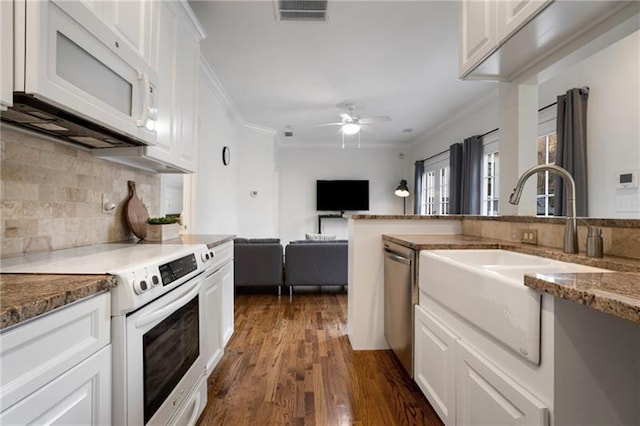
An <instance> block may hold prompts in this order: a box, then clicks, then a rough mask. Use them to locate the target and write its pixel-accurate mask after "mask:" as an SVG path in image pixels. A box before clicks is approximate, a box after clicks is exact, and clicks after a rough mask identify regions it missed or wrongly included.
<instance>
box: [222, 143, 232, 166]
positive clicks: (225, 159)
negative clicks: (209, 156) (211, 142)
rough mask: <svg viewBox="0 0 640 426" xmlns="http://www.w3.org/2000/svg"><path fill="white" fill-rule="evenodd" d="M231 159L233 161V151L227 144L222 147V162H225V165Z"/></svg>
mask: <svg viewBox="0 0 640 426" xmlns="http://www.w3.org/2000/svg"><path fill="white" fill-rule="evenodd" d="M230 161H231V151H230V150H229V147H228V146H225V147H224V148H222V164H224V165H225V166H228V165H229V162H230Z"/></svg>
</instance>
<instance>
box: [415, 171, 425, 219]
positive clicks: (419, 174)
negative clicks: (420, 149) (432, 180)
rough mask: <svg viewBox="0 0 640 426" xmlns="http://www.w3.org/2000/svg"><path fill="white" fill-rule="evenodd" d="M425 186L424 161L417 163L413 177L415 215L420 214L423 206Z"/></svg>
mask: <svg viewBox="0 0 640 426" xmlns="http://www.w3.org/2000/svg"><path fill="white" fill-rule="evenodd" d="M423 186H424V161H416V166H415V174H414V176H413V213H414V214H420V213H421V212H420V209H421V206H422V202H423V200H422V188H423Z"/></svg>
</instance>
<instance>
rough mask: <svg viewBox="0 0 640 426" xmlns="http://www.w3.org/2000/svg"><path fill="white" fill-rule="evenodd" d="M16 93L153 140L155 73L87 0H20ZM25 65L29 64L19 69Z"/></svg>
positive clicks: (126, 132)
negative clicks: (20, 45) (97, 13)
mask: <svg viewBox="0 0 640 426" xmlns="http://www.w3.org/2000/svg"><path fill="white" fill-rule="evenodd" d="M16 10H17V11H20V13H24V16H23V17H22V19H18V20H17V21H16V40H17V44H22V45H23V48H20V49H16V58H15V63H16V73H15V75H16V76H17V78H16V81H15V83H14V90H15V91H17V92H24V93H26V94H30V95H33V96H34V97H36V98H38V99H40V100H42V101H44V102H47V103H51V104H53V105H55V106H57V107H59V108H62V109H64V110H67V111H69V112H72V113H74V114H76V115H79V116H81V117H83V118H86V119H88V120H90V121H92V122H96V123H98V124H101V125H103V126H105V127H107V128H110V129H113V130H116V131H119V132H122V133H125V134H128V135H130V136H133V137H134V138H136V139H138V140H140V141H142V142H144V143H146V144H148V145H154V144H155V143H156V131H155V129H154V127H155V121H154V120H155V111H156V105H155V103H156V95H155V92H156V90H157V84H156V83H157V81H158V78H157V73H155V71H153V70H152V69H151V67H149V66H148V65H147V64H146V63H145V62H144V60H143V59H142V58H141V57H140V55H139V54H137V52H136V51H135V50H134V49H133V48H131V47H129V46H128V45H127V43H126V42H125V41H123V40H120V39H119V38H118V36H116V35H115V33H113V31H111V29H110V28H109V27H108V26H107V25H106V24H105V23H103V22H102V21H101V20H100V19H98V17H97V16H95V15H94V14H93V13H92V12H91V11H90V10H89V9H88V8H87V7H86V6H85V5H84V4H83V2H69V1H26V2H24V1H20V2H17V3H16ZM20 66H24V69H19V68H20Z"/></svg>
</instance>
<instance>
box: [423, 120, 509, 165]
mask: <svg viewBox="0 0 640 426" xmlns="http://www.w3.org/2000/svg"><path fill="white" fill-rule="evenodd" d="M498 130H499V129H498V128H497V127H496V128H495V129H493V130H489V131H488V132H486V133H483V134H481V135H478V137H479V138H483V137H485V136H487V135H489V134H491V133H493V132H497V131H498ZM447 152H449V148H447V149H445V150H444V151H440V152H438V153H437V154H433V155H432V156H431V157H427V158H425V159H424V160H418V161H429V160H431V159H432V158H435V157H437V156H438V155H442V154H445V153H447Z"/></svg>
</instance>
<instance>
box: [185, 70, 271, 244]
mask: <svg viewBox="0 0 640 426" xmlns="http://www.w3.org/2000/svg"><path fill="white" fill-rule="evenodd" d="M201 61H202V64H201V67H200V84H199V99H198V102H199V103H198V172H197V173H195V174H194V175H190V176H187V177H186V178H185V192H186V193H187V194H188V195H187V197H191V199H190V203H189V205H190V208H191V210H192V212H193V213H192V219H191V225H190V226H191V229H187V230H186V231H185V232H187V233H192V234H235V235H238V236H247V237H268V236H277V234H278V192H279V191H278V190H279V188H278V175H277V172H276V158H275V157H276V156H275V153H276V152H277V151H276V149H275V141H274V132H273V131H270V130H268V129H263V128H260V127H257V126H252V125H248V124H246V123H243V122H242V119H241V117H239V115H238V114H237V112H236V110H235V107H234V106H233V102H232V101H231V99H229V97H228V95H227V94H226V92H225V91H224V88H223V87H222V85H221V84H220V82H219V81H218V80H217V78H216V76H215V75H214V73H213V71H212V70H211V69H210V68H209V66H208V65H207V63H206V61H204V59H202V58H201ZM224 146H228V147H229V150H230V153H231V161H230V162H229V165H227V166H225V165H223V163H222V148H223V147H224ZM250 191H257V197H252V196H251V194H250Z"/></svg>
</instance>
